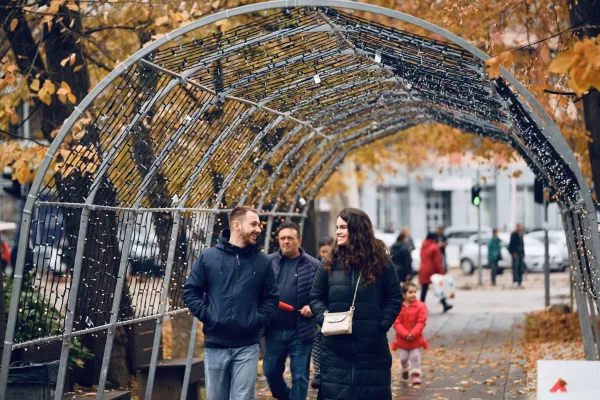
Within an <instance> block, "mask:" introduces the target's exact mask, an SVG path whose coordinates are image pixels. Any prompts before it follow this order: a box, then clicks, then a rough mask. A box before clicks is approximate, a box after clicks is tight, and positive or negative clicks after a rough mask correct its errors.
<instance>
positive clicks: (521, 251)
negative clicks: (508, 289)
mask: <svg viewBox="0 0 600 400" xmlns="http://www.w3.org/2000/svg"><path fill="white" fill-rule="evenodd" d="M508 251H509V252H510V254H511V257H512V275H513V286H518V287H522V286H523V273H524V272H525V243H524V241H523V225H521V224H517V229H516V230H515V231H514V232H513V233H511V235H510V242H509V244H508Z"/></svg>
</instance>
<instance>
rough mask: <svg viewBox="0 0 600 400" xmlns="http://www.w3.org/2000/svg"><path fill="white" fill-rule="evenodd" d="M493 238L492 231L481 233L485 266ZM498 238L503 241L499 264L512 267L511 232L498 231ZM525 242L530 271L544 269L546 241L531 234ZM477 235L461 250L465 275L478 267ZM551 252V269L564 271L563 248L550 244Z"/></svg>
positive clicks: (526, 258) (502, 266)
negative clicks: (488, 246)
mask: <svg viewBox="0 0 600 400" xmlns="http://www.w3.org/2000/svg"><path fill="white" fill-rule="evenodd" d="M491 238H492V235H491V234H490V233H485V234H484V233H482V234H481V262H482V264H483V268H489V266H488V265H487V256H488V249H487V244H488V242H489V240H490V239H491ZM498 238H500V240H501V241H502V250H501V254H502V259H501V260H500V261H499V262H498V266H499V267H500V268H503V269H510V268H512V256H511V254H510V253H509V251H508V243H509V241H510V233H509V232H501V233H498ZM523 241H524V244H525V266H526V268H527V270H528V271H532V272H534V271H543V270H544V243H542V242H540V241H539V240H537V239H535V238H534V237H531V236H529V235H524V236H523ZM477 252H478V244H477V235H472V236H471V237H469V240H468V242H467V243H465V244H464V245H463V246H462V249H461V252H460V268H461V270H462V272H463V274H465V275H470V274H472V273H473V272H474V271H475V269H476V268H477V267H478V264H477ZM549 253H550V270H551V271H564V270H565V269H566V266H567V264H566V262H565V260H564V256H563V254H562V251H561V248H560V247H558V246H555V245H553V244H552V243H551V244H550V246H549Z"/></svg>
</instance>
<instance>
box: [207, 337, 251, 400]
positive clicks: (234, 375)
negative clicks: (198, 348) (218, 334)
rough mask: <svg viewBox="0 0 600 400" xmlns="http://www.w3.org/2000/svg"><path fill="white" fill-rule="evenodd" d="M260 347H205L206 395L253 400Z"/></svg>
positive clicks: (217, 398)
mask: <svg viewBox="0 0 600 400" xmlns="http://www.w3.org/2000/svg"><path fill="white" fill-rule="evenodd" d="M259 348H260V346H259V345H258V344H253V345H250V346H245V347H234V348H228V349H227V348H225V349H218V348H205V349H204V373H205V376H206V396H207V398H208V399H210V400H230V399H231V400H252V399H254V386H255V383H256V373H257V368H258V353H259Z"/></svg>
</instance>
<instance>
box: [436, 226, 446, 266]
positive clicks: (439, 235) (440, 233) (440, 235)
mask: <svg viewBox="0 0 600 400" xmlns="http://www.w3.org/2000/svg"><path fill="white" fill-rule="evenodd" d="M435 236H436V239H435V240H436V242H437V244H438V246H440V250H441V251H442V265H443V266H444V271H445V272H448V259H447V258H446V246H448V239H447V238H446V236H444V227H443V226H438V227H437V228H435Z"/></svg>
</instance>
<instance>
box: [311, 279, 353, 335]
mask: <svg viewBox="0 0 600 400" xmlns="http://www.w3.org/2000/svg"><path fill="white" fill-rule="evenodd" d="M359 283H360V275H359V276H358V281H356V289H354V298H353V299H352V306H350V310H348V311H345V312H338V313H330V312H329V311H325V316H324V317H323V327H322V328H321V333H322V334H323V336H334V335H350V334H351V333H352V318H353V317H354V301H355V300H356V293H357V292H358V284H359Z"/></svg>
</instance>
